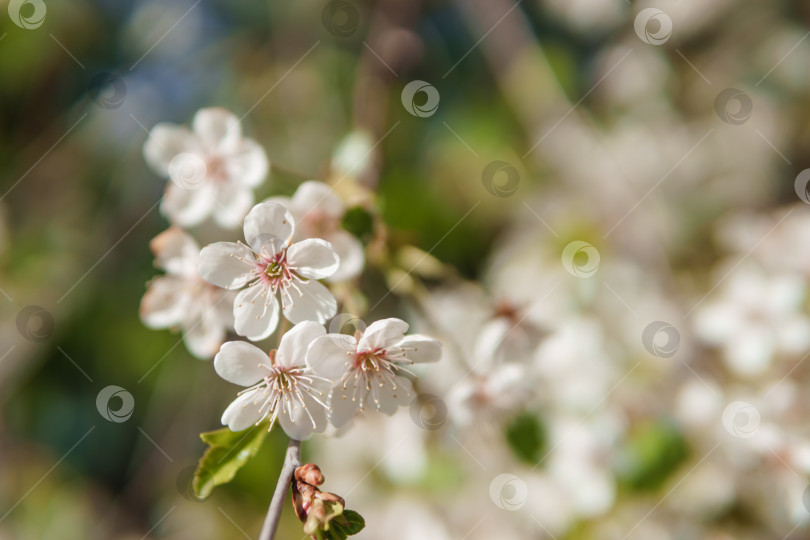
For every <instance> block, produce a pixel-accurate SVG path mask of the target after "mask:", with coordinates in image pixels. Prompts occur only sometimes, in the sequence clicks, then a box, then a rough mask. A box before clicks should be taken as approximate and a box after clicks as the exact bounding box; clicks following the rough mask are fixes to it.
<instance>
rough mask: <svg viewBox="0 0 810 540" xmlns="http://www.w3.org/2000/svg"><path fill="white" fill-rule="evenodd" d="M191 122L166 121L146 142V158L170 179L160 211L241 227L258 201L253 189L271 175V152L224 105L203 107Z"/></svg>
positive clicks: (181, 219)
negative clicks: (188, 124) (187, 124)
mask: <svg viewBox="0 0 810 540" xmlns="http://www.w3.org/2000/svg"><path fill="white" fill-rule="evenodd" d="M191 127H192V129H191V130H189V129H187V128H185V127H183V126H178V125H176V124H170V123H167V122H161V123H159V124H157V125H156V126H155V127H153V128H152V130H151V132H150V133H149V138H148V139H147V140H146V143H145V144H144V147H143V153H144V158H145V159H146V162H147V163H148V164H149V165H150V166H151V167H152V169H153V170H154V171H155V172H156V173H157V174H159V175H161V176H163V177H165V178H168V179H170V180H171V182H169V183H168V184H167V186H166V194H165V196H164V197H163V201H162V202H161V205H160V210H161V212H162V213H163V214H164V215H166V216H167V217H168V218H169V219H170V220H171V221H172V222H173V223H176V224H178V225H181V226H184V227H191V226H194V225H197V224H199V223H201V222H202V221H203V220H205V219H206V218H208V217H209V216H213V218H214V220H215V221H216V222H217V223H218V224H219V225H220V226H222V227H225V228H233V227H237V226H238V225H239V223H240V221H241V220H242V218H244V217H245V214H246V213H247V212H248V210H249V209H250V207H251V206H252V205H253V200H254V199H253V189H254V188H255V187H256V186H258V185H259V184H261V183H262V181H264V178H265V176H267V171H268V167H269V165H268V161H267V156H266V155H265V152H264V150H263V149H262V147H261V146H259V144H258V143H256V141H254V140H253V139H249V138H245V137H243V136H242V129H241V126H240V123H239V119H238V118H237V117H236V116H234V115H233V114H232V113H230V112H229V111H226V110H225V109H221V108H208V109H200V110H199V111H197V114H195V115H194V119H193V120H192V124H191Z"/></svg>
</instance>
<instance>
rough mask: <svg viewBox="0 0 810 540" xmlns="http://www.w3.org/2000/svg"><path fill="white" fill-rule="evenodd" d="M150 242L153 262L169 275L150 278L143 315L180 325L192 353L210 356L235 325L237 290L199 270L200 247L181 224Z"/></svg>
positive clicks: (150, 321) (147, 320)
mask: <svg viewBox="0 0 810 540" xmlns="http://www.w3.org/2000/svg"><path fill="white" fill-rule="evenodd" d="M149 246H150V248H151V249H152V252H153V253H154V254H155V265H156V266H157V267H158V268H162V269H164V270H166V275H164V276H159V277H156V278H155V279H153V280H152V281H151V282H150V283H149V288H148V289H147V291H146V294H145V295H144V296H143V299H142V300H141V320H142V321H143V323H144V324H145V325H146V326H148V327H149V328H180V329H181V330H182V332H183V341H184V342H185V344H186V347H188V350H189V351H190V352H191V354H193V355H194V356H196V357H197V358H200V359H210V358H211V357H212V356H214V354H216V352H217V350H218V349H219V346H220V345H222V342H223V341H224V340H225V333H226V331H227V330H229V329H231V328H233V313H232V309H231V306H232V305H233V297H234V296H235V294H234V293H230V292H228V291H224V290H222V289H221V288H219V287H216V286H214V285H211V284H210V283H207V282H206V281H203V280H202V279H201V278H200V276H199V275H197V262H198V259H199V257H200V248H199V246H197V243H196V242H195V241H194V239H193V238H192V237H191V236H189V235H188V234H187V233H186V232H184V231H183V230H182V229H180V228H178V227H171V228H169V229H168V230H166V231H163V232H162V233H160V234H159V235H157V236H156V237H155V238H154V239H152V241H151V242H150V244H149Z"/></svg>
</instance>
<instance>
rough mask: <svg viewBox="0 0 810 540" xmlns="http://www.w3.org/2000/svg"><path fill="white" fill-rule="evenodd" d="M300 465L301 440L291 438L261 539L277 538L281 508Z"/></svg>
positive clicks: (260, 534)
mask: <svg viewBox="0 0 810 540" xmlns="http://www.w3.org/2000/svg"><path fill="white" fill-rule="evenodd" d="M300 466H301V441H296V440H295V439H290V444H289V445H288V446H287V455H286V457H285V458H284V465H282V466H281V472H280V473H279V475H278V484H276V491H275V493H273V500H271V501H270V507H269V508H268V509H267V517H265V518H264V525H262V532H261V533H259V540H273V538H275V536H276V528H278V521H279V518H280V517H281V509H282V508H284V499H286V498H287V493H288V492H289V491H290V485H291V484H292V478H293V473H295V469H296V468H298V467H300Z"/></svg>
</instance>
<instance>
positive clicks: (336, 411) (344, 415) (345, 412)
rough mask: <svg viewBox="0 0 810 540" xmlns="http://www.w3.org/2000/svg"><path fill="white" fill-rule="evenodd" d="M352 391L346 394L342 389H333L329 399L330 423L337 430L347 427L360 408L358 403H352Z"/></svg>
mask: <svg viewBox="0 0 810 540" xmlns="http://www.w3.org/2000/svg"><path fill="white" fill-rule="evenodd" d="M351 396H352V394H351V391H346V392H345V394H344V392H343V390H342V389H341V388H340V387H336V388H334V389H332V394H331V396H330V398H329V421H330V422H331V423H332V425H333V426H335V427H336V428H340V427H343V426H344V425H346V424H347V423H348V422H349V421H350V420H351V419H352V418H354V415H355V414H356V413H357V408H358V406H359V404H358V402H357V401H352V398H351Z"/></svg>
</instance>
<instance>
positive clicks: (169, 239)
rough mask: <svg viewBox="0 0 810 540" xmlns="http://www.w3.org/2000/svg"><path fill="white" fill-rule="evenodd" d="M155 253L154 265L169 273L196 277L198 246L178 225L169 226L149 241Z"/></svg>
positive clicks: (150, 247)
mask: <svg viewBox="0 0 810 540" xmlns="http://www.w3.org/2000/svg"><path fill="white" fill-rule="evenodd" d="M149 249H151V250H152V253H154V254H155V266H157V267H158V268H163V269H164V270H166V272H168V273H170V274H175V275H179V276H185V277H197V259H198V258H199V256H200V246H198V245H197V242H195V241H194V239H193V238H192V237H191V235H189V234H188V233H187V232H185V231H184V230H183V229H181V228H180V227H174V226H173V227H169V228H168V229H166V230H165V231H163V232H162V233H160V234H159V235H157V236H155V237H154V238H152V240H150V241H149Z"/></svg>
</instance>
